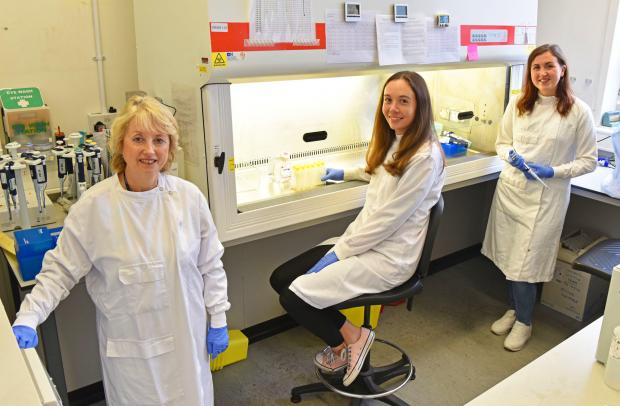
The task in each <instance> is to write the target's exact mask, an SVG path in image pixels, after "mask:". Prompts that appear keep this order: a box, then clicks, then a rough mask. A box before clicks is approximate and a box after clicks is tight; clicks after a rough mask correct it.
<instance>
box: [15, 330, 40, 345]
mask: <svg viewBox="0 0 620 406" xmlns="http://www.w3.org/2000/svg"><path fill="white" fill-rule="evenodd" d="M13 334H15V338H17V345H19V348H33V347H36V346H37V344H39V337H38V336H37V331H36V330H34V329H32V328H30V327H28V326H13Z"/></svg>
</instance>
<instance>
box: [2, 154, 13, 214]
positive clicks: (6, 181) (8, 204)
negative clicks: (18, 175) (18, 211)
mask: <svg viewBox="0 0 620 406" xmlns="http://www.w3.org/2000/svg"><path fill="white" fill-rule="evenodd" d="M0 159H1V158H0ZM0 184H2V191H3V192H4V199H5V200H6V208H7V210H8V213H9V221H13V213H12V212H11V200H10V199H9V179H8V176H7V169H6V168H5V167H4V166H3V167H2V168H0Z"/></svg>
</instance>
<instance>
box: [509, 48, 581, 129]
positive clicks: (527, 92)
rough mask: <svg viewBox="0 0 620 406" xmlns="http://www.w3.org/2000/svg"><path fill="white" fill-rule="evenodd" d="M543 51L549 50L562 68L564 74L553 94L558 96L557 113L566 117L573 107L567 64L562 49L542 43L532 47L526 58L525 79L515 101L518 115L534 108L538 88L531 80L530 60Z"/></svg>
mask: <svg viewBox="0 0 620 406" xmlns="http://www.w3.org/2000/svg"><path fill="white" fill-rule="evenodd" d="M545 52H550V53H551V55H553V56H555V58H556V59H557V60H558V63H559V64H560V66H561V67H563V68H564V75H562V77H560V81H559V82H558V86H557V88H556V90H555V96H556V97H557V98H558V105H557V107H556V108H557V110H558V113H560V115H561V116H562V117H566V115H567V114H568V113H569V112H570V109H571V108H572V107H573V104H575V95H574V93H573V89H572V88H571V86H570V80H568V78H569V76H568V65H567V63H566V57H565V56H564V53H563V52H562V49H560V47H559V46H558V45H556V44H544V45H541V46H539V47H538V48H536V49H534V50H533V51H532V53H531V54H530V56H529V57H528V58H527V69H526V71H525V80H524V81H523V94H522V95H521V97H520V99H519V101H518V102H517V110H519V115H520V116H522V115H524V114H526V113H531V112H532V110H533V109H534V103H536V99H537V98H538V89H537V88H536V86H534V82H532V73H531V70H532V62H533V61H534V59H535V58H536V57H537V56H538V55H542V54H544V53H545Z"/></svg>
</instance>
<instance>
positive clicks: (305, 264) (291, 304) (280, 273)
mask: <svg viewBox="0 0 620 406" xmlns="http://www.w3.org/2000/svg"><path fill="white" fill-rule="evenodd" d="M332 247H333V245H318V246H316V247H314V248H312V249H310V250H308V251H306V252H304V253H303V254H300V255H298V256H296V257H295V258H293V259H291V260H290V261H288V262H285V263H284V264H282V265H280V266H279V267H278V268H277V269H276V270H275V271H273V273H272V274H271V278H270V279H269V282H270V283H271V287H273V289H274V290H275V291H276V292H277V293H278V294H279V295H280V304H281V305H282V307H284V309H285V310H286V311H287V312H288V314H289V315H290V316H291V317H292V318H293V319H294V320H295V321H296V322H297V323H299V324H300V325H302V326H304V327H305V328H306V329H308V330H310V332H312V333H313V334H314V335H316V336H318V337H319V338H320V339H322V340H323V341H325V342H326V343H327V345H329V346H330V347H337V346H339V345H340V344H342V343H343V342H344V338H343V337H342V334H340V328H341V327H342V325H343V324H344V322H345V321H346V320H347V318H346V317H345V316H344V315H343V314H342V313H340V312H339V311H338V310H336V309H335V308H333V307H327V308H325V309H317V308H316V307H313V306H310V305H309V304H308V303H306V302H304V301H303V300H302V299H300V298H299V296H297V295H296V294H295V293H293V291H292V290H290V289H289V286H290V285H291V283H292V282H293V281H294V280H295V279H296V278H297V277H298V276H300V275H303V274H305V273H306V272H307V271H308V270H309V269H310V268H312V266H314V264H316V263H317V262H318V261H319V259H321V258H322V257H323V256H324V255H325V254H326V253H327V251H329V250H330V249H331V248H332Z"/></svg>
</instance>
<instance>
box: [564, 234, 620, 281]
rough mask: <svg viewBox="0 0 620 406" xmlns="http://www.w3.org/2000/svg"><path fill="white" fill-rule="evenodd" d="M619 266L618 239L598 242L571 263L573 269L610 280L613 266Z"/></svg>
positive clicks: (619, 243)
mask: <svg viewBox="0 0 620 406" xmlns="http://www.w3.org/2000/svg"><path fill="white" fill-rule="evenodd" d="M618 264H620V239H608V240H603V241H600V242H599V243H597V244H595V245H594V246H592V247H591V248H590V249H589V250H587V251H586V252H585V253H583V254H582V255H580V256H579V257H577V259H575V262H573V269H576V270H578V271H583V272H587V273H589V274H592V275H596V276H598V277H600V278H603V279H604V280H608V281H609V280H611V273H612V271H613V269H614V266H616V265H618Z"/></svg>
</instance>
